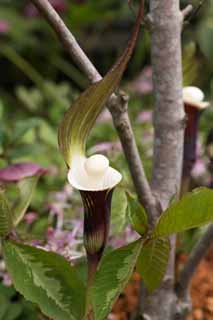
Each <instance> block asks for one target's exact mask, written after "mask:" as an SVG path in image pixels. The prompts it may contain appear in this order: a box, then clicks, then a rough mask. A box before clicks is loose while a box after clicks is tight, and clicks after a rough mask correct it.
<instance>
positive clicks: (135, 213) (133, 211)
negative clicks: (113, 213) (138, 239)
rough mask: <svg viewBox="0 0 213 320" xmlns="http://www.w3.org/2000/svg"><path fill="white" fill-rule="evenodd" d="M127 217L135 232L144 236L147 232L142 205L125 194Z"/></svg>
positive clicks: (145, 215) (145, 217)
mask: <svg viewBox="0 0 213 320" xmlns="http://www.w3.org/2000/svg"><path fill="white" fill-rule="evenodd" d="M127 198H128V217H129V221H130V223H131V224H132V226H133V228H134V229H135V231H137V232H138V233H139V234H140V235H144V234H145V233H146V232H147V230H148V218H147V214H146V211H145V209H144V208H143V207H142V205H141V204H140V203H139V202H138V201H137V200H136V199H134V198H133V197H132V196H130V194H128V193H127Z"/></svg>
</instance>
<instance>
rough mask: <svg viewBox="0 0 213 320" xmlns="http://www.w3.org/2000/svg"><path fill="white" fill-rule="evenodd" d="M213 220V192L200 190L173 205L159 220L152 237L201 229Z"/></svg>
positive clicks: (205, 189) (204, 189) (188, 194)
mask: <svg viewBox="0 0 213 320" xmlns="http://www.w3.org/2000/svg"><path fill="white" fill-rule="evenodd" d="M212 220H213V190H210V189H207V188H198V189H195V190H194V191H192V192H190V193H187V194H186V195H185V196H183V198H182V199H181V200H180V201H178V202H176V203H174V204H172V205H171V206H170V207H169V208H168V209H167V210H166V211H165V212H164V213H163V214H162V215H161V217H160V218H159V221H158V223H157V225H156V227H155V228H154V230H153V233H152V237H153V238H157V237H166V236H169V235H171V234H173V233H177V232H182V231H185V230H188V229H191V228H195V227H200V226H202V225H204V224H206V223H209V222H210V221H212Z"/></svg>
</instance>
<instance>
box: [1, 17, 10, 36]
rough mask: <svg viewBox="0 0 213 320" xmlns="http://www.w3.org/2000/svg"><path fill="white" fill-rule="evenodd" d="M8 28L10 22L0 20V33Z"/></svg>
mask: <svg viewBox="0 0 213 320" xmlns="http://www.w3.org/2000/svg"><path fill="white" fill-rule="evenodd" d="M9 30H10V24H9V22H8V21H6V20H0V33H2V34H4V33H7V32H8V31H9Z"/></svg>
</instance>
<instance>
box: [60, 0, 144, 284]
mask: <svg viewBox="0 0 213 320" xmlns="http://www.w3.org/2000/svg"><path fill="white" fill-rule="evenodd" d="M142 16H143V1H141V6H140V9H139V13H138V17H137V20H136V23H135V26H134V29H133V32H132V36H131V38H130V41H129V43H128V45H127V48H126V49H125V50H124V52H123V54H122V56H121V57H120V58H119V59H118V61H117V63H116V64H115V65H114V66H113V67H112V69H111V70H110V71H109V72H108V73H107V74H106V75H105V77H104V78H103V79H102V80H100V81H98V82H96V83H94V84H92V85H91V86H90V87H89V88H88V89H87V90H86V91H85V92H83V93H82V94H81V95H80V96H79V97H78V98H77V100H76V101H75V102H74V104H73V105H72V106H71V107H70V109H69V110H68V111H67V112H66V114H65V116H64V119H63V121H62V123H61V125H60V128H59V135H58V140H59V147H60V149H61V152H62V154H63V156H64V160H65V162H66V164H67V166H68V168H69V171H68V181H69V182H70V184H71V185H72V187H74V188H76V189H78V190H79V191H80V193H81V196H82V200H83V204H84V211H85V214H84V244H85V248H86V252H87V258H88V267H89V281H90V280H91V279H92V277H93V275H94V273H95V271H96V268H97V265H98V262H99V261H100V258H101V256H102V253H103V250H104V248H105V245H106V240H107V237H108V232H109V221H110V206H111V198H112V192H113V189H114V187H115V186H116V185H117V184H118V183H119V182H120V180H121V174H120V173H119V172H118V171H117V170H115V169H113V168H112V167H110V165H109V160H108V159H107V158H106V157H105V156H103V155H100V154H96V155H93V156H91V157H90V158H87V157H86V152H85V149H86V148H85V147H86V140H87V137H88V135H89V133H90V131H91V129H92V127H93V125H94V124H95V121H96V119H97V117H98V116H99V114H100V113H101V111H102V110H103V107H104V105H105V104H106V103H107V100H108V99H109V97H110V96H111V95H112V93H113V92H114V91H115V90H116V89H117V87H118V85H119V82H120V80H121V78H122V75H123V72H124V70H125V68H126V65H127V63H128V61H129V59H130V57H131V54H132V51H133V49H134V47H135V43H136V39H137V35H138V32H139V29H140V24H141V19H142Z"/></svg>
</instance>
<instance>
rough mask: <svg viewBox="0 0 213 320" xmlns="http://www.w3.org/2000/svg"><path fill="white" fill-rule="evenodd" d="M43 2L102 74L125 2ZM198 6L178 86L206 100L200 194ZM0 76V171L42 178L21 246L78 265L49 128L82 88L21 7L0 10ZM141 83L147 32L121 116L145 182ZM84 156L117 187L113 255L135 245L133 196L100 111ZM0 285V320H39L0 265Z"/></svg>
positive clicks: (186, 239)
mask: <svg viewBox="0 0 213 320" xmlns="http://www.w3.org/2000/svg"><path fill="white" fill-rule="evenodd" d="M49 1H50V2H51V3H52V5H53V6H54V8H55V9H56V10H57V11H58V12H59V13H60V15H62V16H63V18H64V21H65V22H66V24H67V25H68V27H69V28H70V29H71V30H72V32H73V33H74V34H75V36H76V38H77V39H78V41H79V43H80V45H81V46H82V48H83V49H84V50H85V51H86V53H87V54H88V55H89V57H90V58H91V60H92V61H93V62H94V64H95V65H96V67H97V68H98V70H100V72H101V73H102V74H104V73H105V72H106V71H107V70H108V69H109V67H110V66H111V65H112V64H113V62H114V61H115V59H116V57H117V56H118V55H119V53H120V52H121V51H122V49H123V48H124V47H125V44H126V41H127V38H128V36H129V30H130V27H131V26H132V23H133V21H134V14H133V12H132V11H131V10H129V7H128V5H127V1H123V0H102V1H100V0H49ZM200 2H202V1H199V0H191V1H190V3H192V4H193V5H194V8H195V10H194V11H193V12H192V14H191V16H189V21H188V23H186V24H185V26H184V32H183V73H184V85H185V86H186V85H196V86H198V87H200V88H201V89H202V90H203V91H204V92H205V95H206V100H209V101H210V102H211V107H210V108H208V109H206V110H205V112H203V114H202V115H201V119H200V120H201V121H200V133H199V141H198V157H197V162H196V164H195V167H194V169H193V172H192V175H193V182H192V186H198V185H210V178H211V176H210V173H209V171H208V168H209V167H208V163H209V160H208V157H207V156H206V154H205V141H206V139H207V135H208V132H209V131H210V130H211V128H212V123H213V111H212V99H213V76H212V74H213V59H212V57H213V5H212V1H211V0H209V1H208V0H207V1H203V5H202V6H199V4H200ZM133 3H134V4H136V1H135V2H133ZM187 4H189V1H187V0H182V1H181V6H182V7H185V6H186V5H187ZM147 6H148V1H147ZM196 8H199V10H196ZM103 39H104V41H103ZM0 69H1V78H0V167H1V168H4V167H6V166H8V165H9V164H15V163H19V162H28V161H31V162H34V163H37V164H39V165H41V166H42V167H46V168H48V174H47V175H45V176H44V177H42V179H41V181H40V182H39V185H38V187H37V189H36V192H35V194H34V197H33V201H32V203H31V206H30V208H29V210H28V213H27V214H26V216H25V219H24V221H23V222H22V223H21V225H20V226H19V232H20V236H21V237H22V238H23V239H24V240H25V241H26V242H30V243H34V244H35V245H37V246H42V247H45V248H46V249H47V250H53V251H57V252H59V253H61V254H63V255H64V256H65V257H67V258H68V259H69V260H71V261H73V260H75V259H80V258H81V257H82V256H83V255H84V252H83V247H82V208H81V206H80V198H79V195H78V193H76V192H75V191H73V190H72V189H71V187H70V186H68V185H67V183H66V169H65V168H64V163H63V159H62V157H61V155H60V153H59V152H58V146H57V127H58V125H59V123H60V121H61V119H62V115H63V113H64V111H65V110H66V109H67V108H68V107H69V105H70V104H71V102H72V101H73V100H74V99H75V97H76V96H77V95H78V93H79V92H80V91H82V89H84V88H85V87H86V86H87V85H88V83H89V82H88V80H87V79H86V77H85V76H84V75H83V74H82V73H81V72H80V71H79V70H78V68H77V67H76V65H75V63H74V62H72V61H70V60H69V58H68V56H67V55H66V52H64V50H63V49H62V48H61V46H60V44H59V42H58V41H57V39H56V37H55V35H54V34H53V31H52V30H51V28H50V27H49V26H48V24H47V23H46V22H45V21H44V19H43V18H42V17H41V16H40V14H39V12H38V11H37V10H36V9H35V7H34V6H33V5H32V4H31V2H30V1H25V0H19V1H16V0H1V2H0ZM151 77H152V68H151V62H150V39H149V32H148V30H146V29H144V30H143V31H142V32H141V35H140V39H139V41H138V45H137V49H136V51H135V54H134V56H133V58H132V61H131V63H130V64H129V67H128V70H127V72H126V74H125V78H124V81H123V87H124V89H125V90H126V91H127V92H128V93H129V95H130V98H131V99H130V106H129V113H130V117H131V120H132V123H133V127H134V131H135V134H136V139H137V142H138V146H139V150H140V153H141V157H142V158H143V159H144V163H145V169H146V171H147V174H148V175H150V171H151V165H152V163H151V160H152V142H153V129H152V109H153V96H152V91H153V87H152V79H151ZM94 152H100V153H104V154H107V155H108V156H109V158H110V159H111V160H112V165H113V166H114V167H115V168H119V170H120V171H121V172H122V174H123V177H124V178H123V181H122V183H121V185H120V187H119V188H118V190H117V191H116V192H115V194H114V198H113V209H112V215H113V217H112V232H111V237H110V245H111V246H119V245H122V244H123V243H125V242H127V241H128V242H130V241H131V239H134V238H135V237H136V234H135V233H134V232H133V231H132V230H131V228H130V227H129V225H128V202H127V198H126V193H125V192H126V191H127V190H128V191H129V192H131V193H132V194H133V195H134V189H133V186H132V183H131V179H130V175H129V172H128V168H127V164H126V162H125V159H124V156H123V153H122V150H121V146H120V143H119V141H118V138H117V135H116V132H115V130H114V129H113V126H112V121H111V116H110V114H109V113H108V111H104V112H103V113H102V115H101V116H100V117H99V119H98V121H97V125H96V127H95V128H94V130H93V132H92V134H91V136H90V137H89V142H88V153H89V154H92V153H94ZM4 187H5V183H4V182H1V188H4ZM8 188H10V190H11V197H15V196H16V192H15V191H14V190H13V186H12V184H9V187H8ZM202 232H203V230H202V229H201V230H199V231H196V230H195V231H190V232H188V233H186V234H184V236H180V237H179V247H178V251H179V253H180V252H183V251H186V252H188V251H189V250H190V249H191V248H192V246H193V245H194V243H195V241H196V239H197V238H198V237H199V234H200V233H202ZM29 235H30V236H29ZM0 261H1V260H0ZM0 278H1V279H2V284H1V286H0V301H1V303H0V304H1V306H2V305H4V306H5V308H2V307H1V310H0V319H4V320H13V319H17V320H20V319H26V320H28V319H29V320H30V319H40V318H41V319H42V316H41V315H39V311H38V310H37V309H36V308H35V307H33V306H32V305H31V304H28V303H26V302H25V301H24V300H23V299H22V298H20V296H19V295H17V293H16V292H15V290H14V289H13V288H12V287H10V288H7V287H5V285H6V286H8V285H9V284H10V279H9V278H8V276H7V274H6V273H5V272H4V263H3V261H1V262H0ZM39 317H40V318H39Z"/></svg>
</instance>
